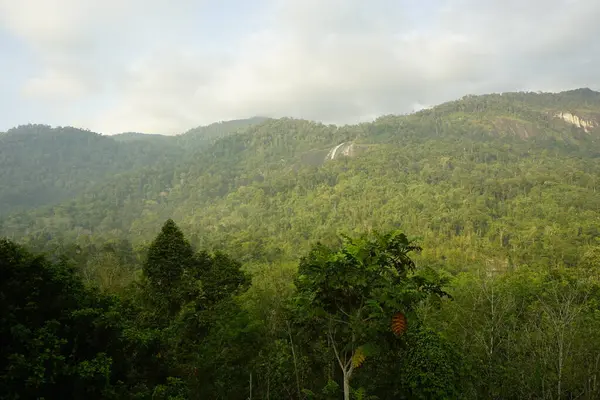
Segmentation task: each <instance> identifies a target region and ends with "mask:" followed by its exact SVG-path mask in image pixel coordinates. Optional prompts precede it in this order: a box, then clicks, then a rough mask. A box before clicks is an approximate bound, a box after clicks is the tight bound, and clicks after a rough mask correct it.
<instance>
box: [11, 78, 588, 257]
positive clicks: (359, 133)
mask: <svg viewBox="0 0 600 400" xmlns="http://www.w3.org/2000/svg"><path fill="white" fill-rule="evenodd" d="M599 126H600V93H598V92H594V91H591V90H589V89H577V90H572V91H567V92H562V93H556V94H552V93H503V94H490V95H484V96H466V97H463V98H462V99H460V100H456V101H453V102H449V103H445V104H442V105H439V106H436V107H433V108H431V109H427V110H422V111H420V112H417V113H414V114H411V115H406V116H384V117H380V118H378V119H377V120H375V121H374V122H372V123H363V124H359V125H348V126H341V127H338V126H333V125H324V124H321V123H317V122H312V121H305V120H297V119H290V118H281V119H265V118H254V119H250V120H238V121H229V122H223V123H218V124H213V125H209V126H207V127H200V128H196V129H193V130H191V131H189V132H187V133H185V134H183V135H179V136H176V137H164V136H150V135H148V137H146V136H143V135H142V134H133V135H131V134H130V135H128V136H129V137H128V138H127V139H126V140H124V136H121V137H119V136H117V137H114V136H113V137H105V136H100V135H98V134H95V133H92V132H86V131H80V130H75V129H71V128H56V129H51V128H49V127H46V126H39V125H34V126H25V127H19V128H16V129H13V130H11V131H9V132H7V133H6V134H3V135H2V136H1V141H2V147H1V152H2V153H1V161H0V164H1V168H0V170H1V171H2V173H1V174H2V175H1V177H0V182H1V183H0V185H1V187H2V188H3V190H2V196H1V197H0V200H1V201H0V204H2V208H1V209H0V210H2V215H3V216H4V217H3V218H4V220H3V223H2V230H1V233H2V234H5V235H9V236H11V237H20V238H24V237H27V238H29V239H31V240H35V238H36V237H43V238H49V237H52V238H56V240H59V238H60V240H61V241H62V240H65V241H67V242H68V241H81V240H84V242H86V241H92V242H93V241H95V240H99V241H102V240H106V239H107V238H110V237H114V236H117V237H123V238H128V239H130V240H132V241H134V242H135V243H143V242H144V241H145V240H147V239H149V238H151V237H152V235H153V232H154V231H155V227H156V226H157V225H159V224H160V223H161V221H163V220H165V219H167V218H169V217H174V218H175V219H176V220H177V221H179V222H180V223H181V225H182V227H183V228H184V229H185V230H186V231H188V232H190V233H192V234H193V237H194V238H195V239H194V240H197V241H200V242H202V245H205V246H209V247H220V246H225V247H226V249H227V250H229V251H232V252H233V253H234V254H235V255H239V256H242V254H243V257H258V258H260V257H266V258H268V259H272V258H273V257H280V256H281V257H291V256H292V253H293V251H292V250H293V249H296V248H298V246H300V247H301V248H306V246H308V245H309V243H312V242H313V241H314V240H317V239H322V238H326V237H331V236H332V235H334V234H335V233H336V232H338V231H340V230H346V231H348V230H350V231H353V230H361V229H365V228H370V227H376V226H377V227H390V226H410V227H411V228H410V229H411V231H412V232H411V233H414V234H419V235H422V236H425V237H426V238H427V240H431V241H434V242H436V243H437V242H438V241H444V242H447V238H448V237H450V238H451V239H452V240H457V241H461V242H463V246H467V247H471V246H472V248H473V249H475V248H477V249H478V250H477V252H478V254H480V255H481V254H483V253H481V251H480V249H479V248H480V246H481V245H482V243H490V251H492V252H497V251H500V253H505V252H507V251H509V252H524V251H525V250H524V249H525V246H528V245H526V244H527V243H530V240H531V235H534V236H535V237H539V238H540V240H542V239H543V240H550V238H551V237H552V238H553V239H552V240H556V238H557V237H561V235H564V239H563V240H568V241H570V242H572V241H573V240H576V241H578V243H579V241H581V244H583V243H588V242H590V243H591V242H593V241H594V240H595V238H596V234H595V233H593V232H595V228H592V226H594V223H595V222H594V221H597V220H598V218H599V215H598V214H597V208H596V205H597V204H596V203H597V200H596V199H595V196H594V195H593V194H594V193H595V192H594V191H595V190H596V180H597V176H598V173H599V172H600V166H599V164H598V161H597V160H598V156H599V155H600V144H599V142H598V134H599V133H600V128H599ZM125 136H127V135H125ZM134 139H135V140H134ZM141 139H145V140H141ZM338 146H342V147H340V151H339V152H337V151H333V150H334V149H335V148H336V147H338ZM332 155H333V157H332ZM425 199H436V200H435V201H434V202H431V201H425ZM567 199H568V202H567ZM539 207H547V208H545V209H543V210H541V209H539ZM563 207H565V208H566V209H572V208H573V207H577V208H578V209H579V212H578V213H577V214H576V215H577V216H575V217H574V216H573V215H570V216H569V217H568V218H566V217H565V218H566V219H565V221H563V222H559V221H560V218H559V216H560V215H561V212H562V211H561V209H562V208H563ZM17 209H21V210H23V211H26V212H25V213H18V214H14V213H13V215H12V216H11V215H10V214H11V212H14V210H17ZM524 216H527V218H523V217H524ZM534 216H535V218H533V217H534ZM584 216H585V217H584ZM557 218H558V219H557ZM547 224H550V225H552V226H555V227H556V229H557V232H559V234H557V235H554V236H547V235H546V234H545V233H544V229H542V228H541V227H542V226H546V225H547ZM557 224H558V225H557ZM573 230H575V231H581V232H582V233H581V234H580V235H577V236H575V238H573V237H569V239H567V238H566V237H567V233H570V232H572V231H573ZM507 231H510V232H511V233H510V234H507V233H503V232H507ZM586 232H587V233H586ZM508 237H510V239H507V238H508ZM452 240H450V242H452ZM465 240H467V242H468V244H465V243H464V241H465ZM481 240H484V242H481ZM498 241H500V242H498ZM45 242H48V241H47V240H45ZM50 242H52V240H50ZM447 243H448V242H447ZM491 243H494V244H496V245H497V244H498V243H501V246H499V247H496V246H492V245H491ZM486 246H487V245H486ZM442 247H443V246H442ZM440 248H441V247H440V246H437V249H438V250H437V251H442V250H440ZM473 251H474V250H473ZM278 254H279V255H278ZM464 254H468V251H467V252H465V253H464ZM482 257H483V255H482ZM518 257H526V255H525V254H524V253H523V254H520V255H519V256H518ZM556 257H558V258H557V259H556V262H558V261H560V260H562V258H561V257H566V255H564V254H563V255H562V256H560V257H559V256H558V255H557V256H556Z"/></svg>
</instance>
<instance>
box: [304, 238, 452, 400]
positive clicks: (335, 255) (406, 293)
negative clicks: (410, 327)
mask: <svg viewBox="0 0 600 400" xmlns="http://www.w3.org/2000/svg"><path fill="white" fill-rule="evenodd" d="M418 250H420V248H419V247H418V246H417V245H415V244H414V243H413V242H411V241H410V240H409V239H408V238H407V237H406V236H405V235H404V234H403V233H401V232H398V231H394V232H391V233H387V234H379V233H377V232H375V233H374V234H373V235H371V236H368V235H363V236H362V237H359V238H358V239H351V238H349V237H344V238H343V244H342V247H341V248H339V249H337V250H333V249H331V248H328V247H326V246H323V245H317V246H316V247H315V248H314V249H313V250H312V251H311V252H310V254H309V255H308V257H306V258H304V259H303V260H302V261H301V263H300V267H299V270H298V277H297V279H296V287H297V289H298V296H297V298H296V301H295V307H296V308H297V317H298V320H297V323H299V324H300V326H301V328H302V329H303V330H304V331H305V332H306V333H307V334H308V335H309V337H312V338H313V339H314V340H315V341H320V342H321V343H327V346H328V347H329V349H330V351H331V352H332V353H333V357H334V359H335V363H336V364H337V365H338V366H339V369H340V371H341V375H342V382H343V390H344V398H345V399H346V400H349V399H350V394H351V390H350V389H351V388H350V380H351V378H352V376H353V374H354V372H355V370H356V369H357V368H359V367H360V366H361V364H362V363H363V362H364V361H365V359H367V358H368V357H369V356H373V355H376V354H377V353H378V351H379V350H380V349H381V348H382V346H381V343H382V342H385V341H386V340H390V339H391V338H393V337H394V333H393V332H392V328H391V324H392V318H393V316H394V315H396V314H398V313H401V314H402V315H404V316H409V320H408V321H409V323H416V320H415V319H416V316H415V315H414V313H413V310H414V307H415V306H416V305H417V304H418V303H419V302H420V301H422V300H424V299H426V298H427V297H428V296H437V297H439V296H444V295H445V293H444V292H443V291H442V289H441V287H440V286H439V285H438V283H437V282H435V281H432V280H430V279H427V278H425V277H423V276H421V275H419V274H418V273H417V272H416V271H415V264H414V262H413V261H412V260H411V259H410V257H409V254H410V252H412V251H418ZM400 333H402V332H400Z"/></svg>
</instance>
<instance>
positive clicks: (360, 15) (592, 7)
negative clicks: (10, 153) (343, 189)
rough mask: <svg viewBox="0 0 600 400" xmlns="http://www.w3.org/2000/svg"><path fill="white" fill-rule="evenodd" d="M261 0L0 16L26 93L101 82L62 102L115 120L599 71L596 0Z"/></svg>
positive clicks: (145, 127) (349, 109)
mask: <svg viewBox="0 0 600 400" xmlns="http://www.w3.org/2000/svg"><path fill="white" fill-rule="evenodd" d="M252 3H253V7H254V8H253V9H249V8H248V7H249V6H248V3H246V2H245V1H243V0H237V1H235V0H227V1H225V0H224V1H223V2H222V3H221V2H220V5H219V6H216V5H215V3H212V2H204V1H199V0H198V1H193V0H185V1H181V2H178V4H177V7H175V6H173V5H172V4H169V2H167V1H166V0H164V1H158V0H152V1H141V0H130V1H126V2H124V1H117V0H104V1H100V0H87V1H78V0H45V1H41V0H39V1H35V0H26V1H23V0H21V2H14V1H10V0H0V15H2V16H4V18H3V17H1V16H0V23H1V24H2V25H3V26H5V28H6V29H8V30H9V31H10V32H11V33H12V34H13V35H17V36H18V37H20V38H22V39H23V40H24V41H25V42H26V43H27V44H28V45H29V46H30V47H31V48H32V49H34V51H36V54H38V57H39V65H40V68H39V74H38V75H37V76H34V77H31V78H30V80H29V81H27V82H24V83H23V90H22V93H23V95H24V96H28V97H35V98H38V99H41V101H48V102H51V101H52V100H51V99H52V98H54V101H57V100H60V101H62V102H63V103H64V104H66V105H70V104H82V103H86V102H91V103H93V104H96V103H94V102H93V99H94V98H96V97H99V96H101V97H102V98H103V101H102V102H101V105H98V106H95V107H91V106H90V107H91V108H90V107H88V108H90V110H91V111H89V112H88V113H86V114H85V115H84V114H78V113H77V111H76V108H74V107H67V108H66V109H68V110H70V111H69V112H67V111H65V113H66V114H65V117H66V118H68V119H69V120H70V121H77V123H78V124H80V125H85V126H88V127H90V128H91V129H94V130H99V131H102V132H108V133H115V132H119V131H126V130H137V131H147V132H156V133H178V132H182V131H184V130H186V129H189V128H190V127H193V126H195V125H198V124H204V123H210V122H213V121H216V120H226V119H232V118H243V117H250V116H254V115H266V116H294V117H301V118H309V119H317V120H321V121H324V122H333V123H352V122H357V121H360V120H364V119H365V118H371V117H372V116H376V115H381V114H388V113H403V112H410V111H413V110H414V109H415V108H416V107H417V108H418V107H421V105H422V104H428V105H431V104H436V103H440V102H442V101H446V100H450V99H453V98H456V97H460V96H462V95H464V94H466V93H485V92H490V91H509V90H521V89H528V90H563V89H569V88H573V87H579V86H592V87H594V85H597V82H600V70H598V68H597V65H598V62H599V61H600V43H598V41H597V39H596V38H597V37H600V25H598V24H597V23H596V19H597V17H598V16H599V15H600V2H598V1H597V0H547V1H541V0H530V1H522V0H519V1H517V0H506V1H503V2H497V1H492V0H424V1H422V2H413V1H410V0H405V1H391V0H372V1H370V2H364V1H359V0H263V1H262V2H252ZM33 10H37V11H33ZM595 87H596V88H597V87H598V86H595ZM45 99H50V100H45ZM50 106H51V105H48V107H50Z"/></svg>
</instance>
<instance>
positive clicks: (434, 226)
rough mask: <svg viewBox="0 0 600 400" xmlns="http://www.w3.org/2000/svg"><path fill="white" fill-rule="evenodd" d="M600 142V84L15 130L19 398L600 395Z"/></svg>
mask: <svg viewBox="0 0 600 400" xmlns="http://www.w3.org/2000/svg"><path fill="white" fill-rule="evenodd" d="M599 138H600V93H597V92H594V91H591V90H589V89H577V90H572V91H567V92H562V93H502V94H491V95H485V96H465V97H463V98H462V99H459V100H456V101H453V102H449V103H445V104H442V105H439V106H436V107H433V108H431V109H426V110H423V111H420V112H417V113H414V114H410V115H400V116H393V115H390V116H383V117H380V118H378V119H377V120H375V121H373V122H371V123H363V124H359V125H347V126H334V125H324V124H320V123H316V122H312V121H305V120H297V119H290V118H282V119H267V118H253V119H249V120H237V121H229V122H222V123H218V124H213V125H209V126H206V127H199V128H195V129H192V130H190V131H189V132H186V133H184V134H181V135H178V136H174V137H169V136H160V135H144V134H139V133H125V134H122V135H116V136H112V137H111V136H103V135H100V134H96V133H93V132H89V131H83V130H78V129H74V128H51V127H49V126H44V125H27V126H21V127H17V128H14V129H12V130H9V131H8V132H5V133H0V236H3V237H5V238H6V239H3V241H2V242H0V268H1V269H2V272H1V274H2V283H0V308H1V310H2V311H1V316H0V336H1V340H2V343H3V347H2V350H1V351H2V355H1V357H0V363H1V367H0V398H2V399H4V398H6V399H23V398H81V397H84V396H85V397H90V398H119V399H120V398H140V399H146V398H147V399H150V398H152V399H187V398H190V399H196V398H198V399H248V398H250V399H338V398H344V399H403V398H406V399H413V398H416V399H419V398H421V399H432V398H435V399H438V398H439V399H455V398H456V399H458V398H460V399H476V398H486V399H488V398H489V399H574V398H579V399H596V398H600V381H599V380H600V305H599V304H600V274H599V272H598V271H599V264H600V198H599V197H598V195H597V194H596V190H597V185H598V179H599V178H598V177H599V176H600V141H599ZM165 221H166V222H165ZM161 227H162V228H161Z"/></svg>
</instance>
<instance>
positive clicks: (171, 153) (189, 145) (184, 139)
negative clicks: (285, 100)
mask: <svg viewBox="0 0 600 400" xmlns="http://www.w3.org/2000/svg"><path fill="white" fill-rule="evenodd" d="M263 120H264V119H260V118H255V119H249V120H239V121H231V122H225V123H220V124H212V125H209V126H206V127H198V128H195V129H193V130H191V131H189V132H187V133H185V134H182V135H179V136H176V137H169V136H164V135H147V134H143V133H137V132H126V133H122V134H118V135H114V136H103V135H100V134H98V133H95V132H90V131H87V130H81V129H75V128H70V127H56V128H52V127H50V126H47V125H32V124H30V125H23V126H19V127H16V128H13V129H10V130H9V131H7V132H5V133H0V215H6V214H9V213H10V212H13V211H15V210H29V209H31V208H35V207H40V206H47V205H52V204H56V203H59V202H61V201H63V200H65V199H70V198H73V197H75V196H77V195H79V194H81V193H82V191H84V190H85V189H91V188H93V187H94V186H95V185H98V184H100V183H101V182H103V181H104V180H105V179H108V180H109V181H110V180H111V179H113V178H114V176H115V174H122V173H131V172H132V171H136V170H137V169H143V168H150V167H152V166H156V165H161V166H162V165H172V164H173V163H176V162H177V160H180V159H181V158H182V157H184V156H185V155H186V154H188V153H190V152H191V151H193V150H194V149H199V148H202V147H203V146H207V145H209V143H210V142H211V140H214V139H215V138H217V137H224V136H227V135H228V134H230V133H235V132H238V131H240V130H243V129H244V128H247V127H249V126H251V125H252V124H256V123H258V122H260V121H263ZM109 185H110V184H109ZM92 190H93V189H92Z"/></svg>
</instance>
